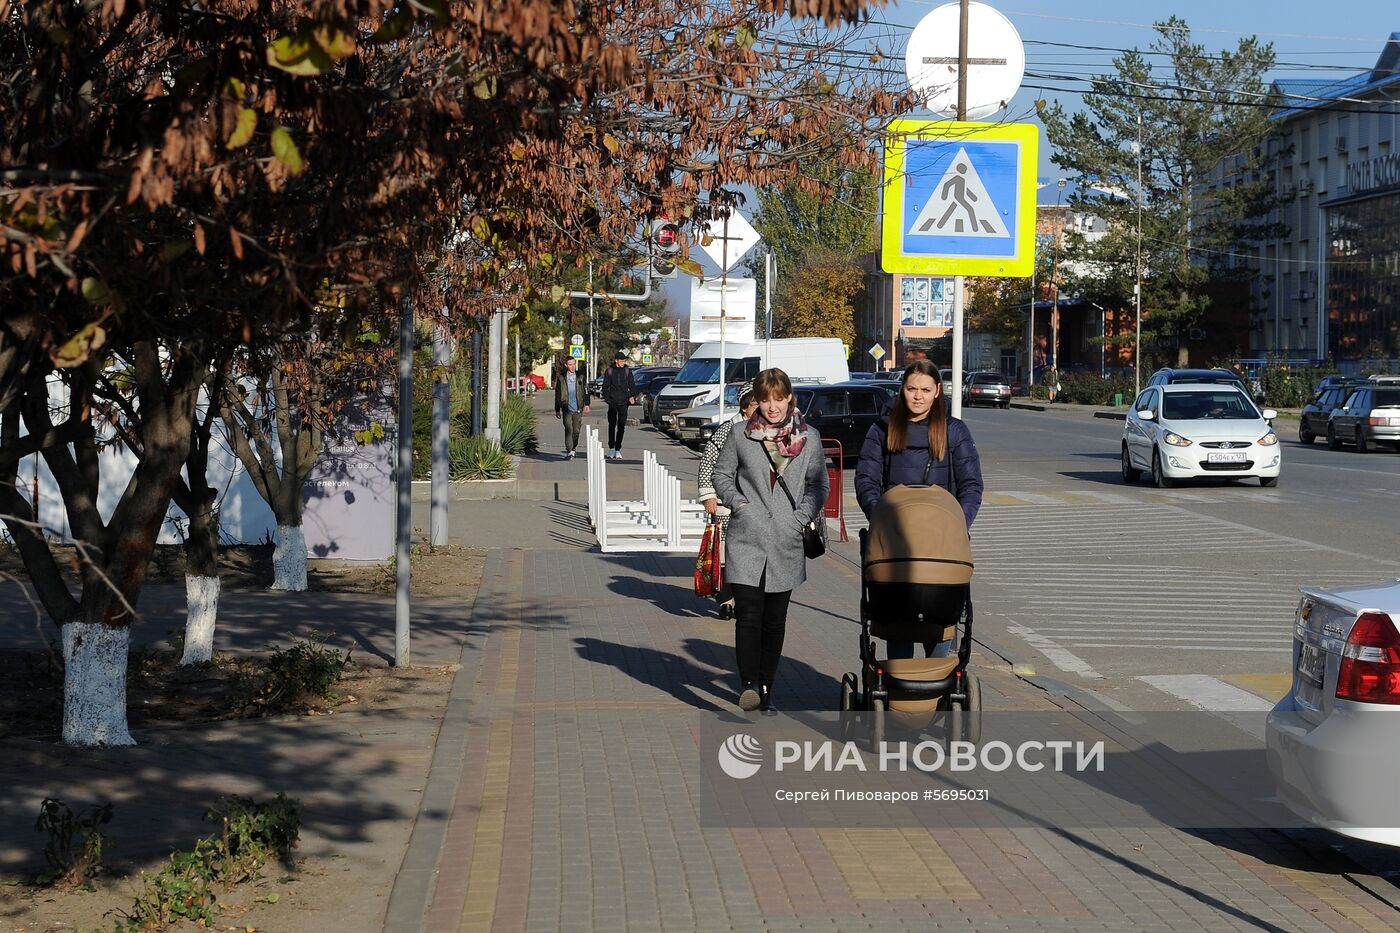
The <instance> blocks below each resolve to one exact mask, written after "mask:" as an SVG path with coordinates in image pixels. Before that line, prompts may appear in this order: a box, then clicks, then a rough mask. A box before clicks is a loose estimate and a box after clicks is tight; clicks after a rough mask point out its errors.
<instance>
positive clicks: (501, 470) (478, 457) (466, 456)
mask: <svg viewBox="0 0 1400 933" xmlns="http://www.w3.org/2000/svg"><path fill="white" fill-rule="evenodd" d="M447 454H448V463H449V464H450V465H451V468H452V478H453V479H508V478H510V475H511V464H510V455H509V454H507V453H506V452H505V451H504V450H502V449H501V448H500V447H499V446H498V445H497V444H496V443H495V441H492V440H490V439H489V438H487V437H485V436H482V435H477V436H476V437H465V438H453V440H452V442H451V443H450V444H449V445H448V450H447Z"/></svg>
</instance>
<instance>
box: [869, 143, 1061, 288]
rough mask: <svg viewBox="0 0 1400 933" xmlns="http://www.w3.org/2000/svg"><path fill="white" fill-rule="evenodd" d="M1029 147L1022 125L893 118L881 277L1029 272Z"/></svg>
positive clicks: (1032, 162) (1032, 147) (1032, 163)
mask: <svg viewBox="0 0 1400 933" xmlns="http://www.w3.org/2000/svg"><path fill="white" fill-rule="evenodd" d="M901 131H902V132H901ZM1037 140H1038V133H1037V130H1036V128H1035V127H1034V126H1032V125H1030V124H981V123H948V122H922V121H910V120H901V121H896V123H895V124H894V125H893V126H891V139H890V141H889V142H888V143H887V144H886V154H885V204H884V210H883V217H882V237H881V239H882V246H883V250H882V254H883V265H884V268H885V271H886V272H904V273H936V274H944V275H949V274H951V275H994V276H1022V275H1029V274H1030V273H1031V270H1032V268H1033V266H1034V261H1035V260H1034V256H1035V253H1034V245H1033V244H1034V241H1033V237H1034V230H1035V172H1036V158H1037V153H1036V149H1037V146H1036V143H1037Z"/></svg>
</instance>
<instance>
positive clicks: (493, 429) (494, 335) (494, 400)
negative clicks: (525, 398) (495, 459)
mask: <svg viewBox="0 0 1400 933" xmlns="http://www.w3.org/2000/svg"><path fill="white" fill-rule="evenodd" d="M504 321H505V311H503V310H502V309H500V308H497V309H495V310H494V311H492V312H491V327H490V330H489V332H488V333H487V342H486V378H487V380H488V381H487V383H486V436H487V438H489V439H490V440H493V441H495V442H496V443H498V444H499V443H500V442H501V370H502V356H503V354H502V352H501V350H502V343H503V341H502V339H501V335H502V332H503V331H504V329H505V328H504V326H503V325H504Z"/></svg>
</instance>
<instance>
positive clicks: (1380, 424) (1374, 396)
mask: <svg viewBox="0 0 1400 933" xmlns="http://www.w3.org/2000/svg"><path fill="white" fill-rule="evenodd" d="M1300 430H1301V429H1300ZM1344 443H1346V444H1352V445H1353V446H1355V447H1356V451H1357V453H1363V454H1364V453H1369V452H1370V451H1371V450H1372V449H1373V447H1374V446H1375V445H1377V444H1384V445H1386V446H1388V447H1391V448H1394V449H1400V384H1394V383H1390V382H1388V381H1382V380H1367V381H1366V382H1365V383H1363V384H1361V385H1359V386H1354V387H1353V388H1352V390H1351V394H1350V395H1348V396H1347V398H1346V401H1345V402H1343V403H1342V407H1341V408H1338V409H1337V410H1336V411H1334V412H1332V419H1331V420H1330V421H1328V422H1327V446H1328V447H1329V448H1330V449H1332V450H1340V449H1341V447H1342V444H1344Z"/></svg>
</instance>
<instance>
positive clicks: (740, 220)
mask: <svg viewBox="0 0 1400 933" xmlns="http://www.w3.org/2000/svg"><path fill="white" fill-rule="evenodd" d="M731 222H732V226H733V233H732V234H731V233H730V227H731ZM705 232H706V233H707V234H709V237H710V239H709V242H707V243H701V244H700V248H701V249H703V250H704V251H705V253H706V255H708V256H709V257H710V258H711V259H713V260H714V261H716V262H718V263H719V275H720V293H719V420H720V421H723V420H724V386H725V375H726V367H725V359H724V357H725V351H726V349H727V348H726V347H725V338H726V337H727V336H728V335H727V333H726V328H725V321H726V319H727V318H728V314H727V313H726V312H727V311H728V309H729V301H728V295H729V267H730V266H732V265H733V264H734V263H736V262H738V261H739V260H740V259H742V258H743V256H744V254H745V253H747V252H748V251H749V250H750V249H752V248H753V247H754V246H755V245H756V244H757V243H758V241H759V240H760V239H762V238H761V237H760V236H759V235H758V231H757V230H755V229H754V228H753V225H752V224H750V223H749V222H748V220H746V219H745V218H744V215H743V214H740V213H738V212H736V211H730V212H729V213H727V214H725V215H724V220H723V222H722V223H721V224H720V231H719V236H715V235H714V221H709V222H708V223H706V224H705ZM731 242H733V243H734V245H735V247H736V249H735V250H734V252H733V253H731V252H730V250H729V244H730V243H731ZM731 255H732V256H733V257H734V258H733V259H732V260H731V259H730V258H729V257H730V256H731Z"/></svg>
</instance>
